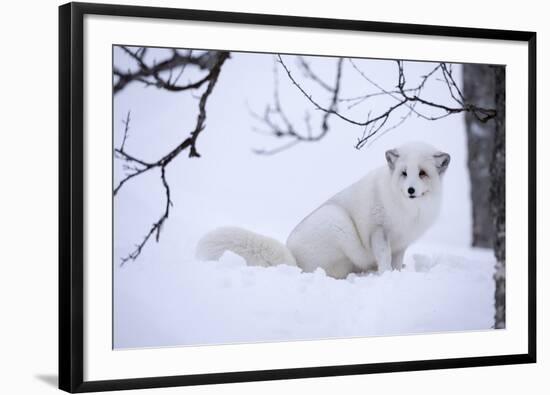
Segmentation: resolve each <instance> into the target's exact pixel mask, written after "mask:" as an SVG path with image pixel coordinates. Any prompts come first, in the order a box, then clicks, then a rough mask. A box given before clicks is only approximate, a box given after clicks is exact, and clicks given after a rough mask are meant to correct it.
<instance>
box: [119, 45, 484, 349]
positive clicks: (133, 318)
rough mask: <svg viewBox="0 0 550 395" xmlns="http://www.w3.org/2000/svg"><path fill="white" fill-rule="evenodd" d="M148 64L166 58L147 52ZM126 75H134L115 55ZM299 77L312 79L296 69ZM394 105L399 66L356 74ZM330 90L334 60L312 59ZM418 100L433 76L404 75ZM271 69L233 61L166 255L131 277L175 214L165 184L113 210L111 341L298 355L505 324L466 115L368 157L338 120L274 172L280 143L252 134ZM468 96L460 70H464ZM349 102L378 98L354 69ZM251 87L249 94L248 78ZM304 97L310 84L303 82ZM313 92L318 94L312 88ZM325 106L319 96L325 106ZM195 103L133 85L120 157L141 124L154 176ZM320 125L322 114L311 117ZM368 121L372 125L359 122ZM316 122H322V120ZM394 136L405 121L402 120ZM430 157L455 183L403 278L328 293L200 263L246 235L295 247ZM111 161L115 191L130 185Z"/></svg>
mask: <svg viewBox="0 0 550 395" xmlns="http://www.w3.org/2000/svg"><path fill="white" fill-rule="evenodd" d="M148 53H149V55H150V56H154V55H155V51H153V50H151V51H149V52H148ZM114 55H115V56H114V59H115V63H116V64H117V65H118V66H119V67H120V68H122V69H125V68H127V67H128V59H127V57H125V55H124V54H123V53H121V51H118V50H115V52H114ZM285 60H286V61H287V64H288V65H289V66H290V67H291V68H292V70H293V71H295V75H296V77H300V78H302V76H301V74H300V73H299V72H298V71H297V69H296V64H295V62H294V61H292V59H290V58H289V57H286V58H285ZM355 62H356V64H357V65H358V66H359V67H361V68H362V69H363V70H365V72H367V74H369V75H370V76H371V77H372V78H373V79H375V80H376V81H377V82H378V83H379V84H381V85H382V86H384V88H385V89H387V90H391V89H393V88H394V87H395V82H396V79H395V78H396V67H395V64H394V62H392V61H379V60H356V61H355ZM310 63H311V65H312V67H313V68H314V69H315V70H316V71H317V72H318V73H319V74H320V75H321V76H323V77H325V78H326V79H327V80H332V78H333V75H334V59H330V58H329V59H328V60H327V59H326V58H319V59H313V58H311V59H310ZM405 67H406V73H407V76H408V81H411V84H414V81H415V79H416V81H418V78H420V76H422V75H424V74H426V73H427V72H428V71H429V70H431V69H432V68H433V64H430V63H422V62H421V63H414V62H406V64H405ZM272 69H273V57H272V56H271V55H268V54H250V53H249V54H242V53H241V54H235V53H234V54H232V57H231V59H230V60H229V61H228V62H227V63H226V64H225V65H224V68H223V70H222V73H221V74H220V78H219V81H218V84H217V85H216V89H215V91H214V92H213V93H212V96H211V98H210V100H209V103H208V106H207V111H208V115H207V120H206V129H205V130H204V131H203V132H202V133H201V136H200V140H199V142H198V147H197V148H198V150H199V153H200V154H201V158H198V159H197V158H195V159H189V158H187V156H186V155H182V156H181V157H178V158H176V159H175V160H174V161H173V162H172V163H171V164H170V166H169V167H168V168H167V169H166V178H167V180H168V182H169V183H170V187H171V198H172V201H173V203H174V205H173V207H172V208H171V212H170V217H169V218H168V220H167V221H166V223H165V224H164V226H163V230H162V233H161V237H160V241H159V242H158V243H156V242H154V241H151V242H150V243H148V244H147V245H146V246H145V248H144V249H143V252H142V253H141V255H140V257H139V258H138V260H137V261H135V262H128V263H126V264H125V265H124V266H123V267H120V266H119V263H120V258H121V257H122V256H125V255H127V254H128V252H130V251H131V250H132V248H133V246H134V245H135V243H136V242H138V241H140V240H141V239H142V237H143V236H144V235H145V233H146V231H147V230H149V229H150V226H151V224H152V223H153V222H154V221H156V220H157V219H158V216H159V215H160V213H161V212H162V210H163V209H164V206H163V205H164V200H163V199H164V191H163V188H162V184H161V181H160V177H159V174H158V173H154V172H151V173H150V174H146V175H144V176H143V177H141V176H140V177H136V178H135V179H134V180H132V181H131V182H129V183H127V184H126V185H125V186H124V188H123V189H121V190H120V192H119V193H118V194H117V196H116V198H115V199H114V237H113V239H114V251H113V254H114V256H113V259H114V262H113V266H114V271H113V273H114V279H113V281H114V284H113V293H114V294H113V298H114V300H113V306H114V314H113V323H114V325H113V330H114V333H113V339H114V344H113V345H114V347H115V348H138V347H160V346H178V345H198V344H220V343H235V342H237V343H243V342H244V343H249V342H261V341H287V340H296V339H321V338H334V337H350V336H386V335H395V334H414V333H426V332H441V331H465V330H486V329H489V328H491V326H492V324H493V315H494V309H493V293H494V283H493V281H492V275H493V272H494V270H493V266H494V258H493V254H492V252H491V251H481V250H474V249H471V248H470V247H469V245H470V240H471V235H470V232H471V209H472V208H471V201H470V184H469V178H468V169H467V166H466V163H467V145H466V137H465V129H464V120H463V118H462V117H461V116H460V115H457V116H451V117H447V118H444V119H441V120H439V121H436V122H431V121H426V120H423V119H420V118H416V117H412V118H410V119H408V120H407V121H406V122H405V123H404V124H403V125H402V126H400V127H399V128H397V129H394V130H392V131H391V132H390V133H387V134H385V135H383V136H382V137H381V138H379V139H378V140H376V141H375V142H374V143H373V144H372V145H369V146H367V147H365V148H363V149H362V150H356V149H355V148H354V144H355V142H356V139H357V137H359V136H360V135H361V133H362V130H361V129H360V128H359V129H358V128H356V127H354V126H352V125H350V124H347V123H345V122H339V121H338V120H336V119H332V120H331V121H330V126H331V129H330V132H329V133H328V134H327V136H326V137H325V138H323V140H321V141H319V142H317V143H310V144H299V145H297V146H295V147H293V148H292V149H289V150H287V151H283V152H281V153H279V154H277V155H273V156H262V155H257V154H255V153H254V152H253V151H252V149H253V148H274V147H276V146H278V145H280V144H281V143H282V142H281V141H279V140H278V139H273V138H269V137H266V136H265V135H261V134H258V133H254V132H253V131H252V129H253V127H261V126H262V125H258V124H257V123H256V122H254V120H253V118H252V117H251V115H250V112H249V109H250V108H252V109H254V110H255V111H257V112H260V113H261V112H262V111H263V109H264V106H265V104H267V103H269V102H271V100H272V94H273V75H272ZM454 70H455V77H456V78H457V79H458V80H460V78H461V77H460V72H461V70H460V67H455V68H454ZM343 75H344V80H343V81H342V90H343V92H345V94H346V96H349V97H353V96H356V95H358V94H365V93H369V92H372V91H373V89H372V87H371V86H369V85H368V84H366V83H365V81H364V80H363V79H362V78H360V77H359V76H358V75H357V73H356V72H354V70H353V69H352V68H351V67H350V66H349V65H347V64H346V65H345V67H344V70H343ZM243 76H246V78H243ZM283 77H284V75H282V74H279V79H280V82H281V84H280V96H281V101H282V104H283V106H284V107H285V109H286V110H287V111H288V112H289V116H290V117H291V118H292V119H293V120H294V121H295V122H296V124H297V125H303V116H304V110H305V109H308V108H309V109H310V110H311V108H310V107H308V102H307V100H305V99H304V97H303V96H301V94H300V93H299V92H298V93H297V92H296V89H294V88H293V87H292V86H291V84H288V81H286V80H285V79H284V78H283ZM304 83H306V82H304ZM307 88H311V89H313V87H312V86H311V85H308V86H307ZM313 92H314V94H315V97H316V98H318V99H319V100H322V99H323V96H321V95H322V93H323V92H319V91H317V92H315V91H313ZM426 95H429V97H431V98H433V99H434V100H439V101H442V100H444V98H448V91H447V88H446V87H445V86H444V85H443V84H441V82H437V81H434V82H433V83H432V84H431V85H429V86H427V87H426ZM387 104H388V103H387V102H385V103H384V102H383V101H373V102H372V103H371V104H370V107H369V105H368V106H367V107H365V106H356V107H355V108H354V111H356V113H355V115H354V116H356V117H357V118H361V117H362V116H361V114H360V112H361V111H363V112H364V111H366V110H367V109H372V111H373V113H375V112H376V111H378V110H379V109H380V108H385V107H386V106H387ZM195 109H196V98H194V97H192V96H190V95H188V94H173V93H167V92H163V91H160V90H157V89H155V88H143V86H139V85H137V84H134V85H130V86H128V87H127V88H126V89H125V90H124V91H122V92H121V93H120V94H118V95H116V96H115V100H114V143H115V145H116V146H119V145H120V142H121V138H122V131H123V125H122V123H121V121H122V120H123V119H125V118H126V115H127V112H128V111H129V110H131V118H132V122H131V125H130V135H129V138H128V140H127V142H126V146H125V147H126V149H127V150H128V152H130V153H132V154H134V155H135V156H137V157H140V158H143V159H145V160H155V159H157V158H158V157H159V156H161V155H163V154H165V153H166V152H168V151H169V150H170V149H171V148H172V147H174V146H175V145H177V144H178V143H179V142H180V141H181V139H182V136H186V135H187V133H188V131H189V130H191V128H192V125H193V122H194V120H195V117H196V113H195V112H194V111H195ZM311 115H312V125H314V126H315V125H318V122H317V123H316V119H317V121H318V120H319V117H320V116H321V114H318V113H315V112H311ZM363 115H364V114H363ZM315 117H317V118H315ZM396 119H397V120H398V119H399V118H396ZM410 140H421V141H426V142H429V143H430V144H432V145H434V146H435V147H438V148H439V149H441V150H444V151H445V152H448V153H449V154H450V155H451V158H452V159H451V164H450V167H449V169H448V171H447V172H446V174H445V180H444V196H443V203H442V210H441V214H440V216H439V219H438V221H437V222H436V223H435V224H434V225H433V226H432V228H430V229H429V230H428V231H427V232H426V234H425V235H424V236H423V237H422V238H421V239H420V240H419V241H418V242H417V243H415V244H413V245H412V246H411V247H410V248H409V250H408V251H407V254H406V256H405V264H406V268H405V269H404V270H403V271H401V272H390V273H385V274H383V275H376V274H371V275H363V276H356V275H353V276H350V277H348V278H347V279H345V280H335V279H332V278H330V277H327V276H326V275H325V274H324V273H323V272H322V271H317V272H315V273H300V271H299V269H297V268H293V267H288V266H278V267H273V268H267V269H266V268H257V267H247V266H245V265H244V263H243V261H242V259H241V258H240V257H237V256H235V255H230V254H226V255H224V256H223V257H222V259H221V260H220V261H219V262H197V261H195V259H194V252H195V246H196V244H197V241H198V240H199V239H200V238H201V236H203V235H204V234H205V233H206V232H208V231H210V230H212V229H214V228H217V227H220V226H240V227H243V228H246V229H249V230H251V231H255V232H258V233H261V234H263V235H266V236H269V237H273V238H276V239H277V240H279V241H281V242H284V241H285V240H286V238H287V237H288V235H289V233H290V232H291V230H292V229H293V228H294V226H296V225H297V224H298V223H299V222H300V221H301V220H302V219H303V218H304V217H305V216H306V215H307V214H309V213H310V212H311V211H312V210H314V209H315V208H316V207H318V206H319V205H320V204H321V203H322V202H324V201H325V200H326V199H328V198H329V197H331V196H333V195H334V194H335V193H337V192H338V191H340V190H342V189H343V188H345V187H347V186H349V185H350V184H351V183H353V182H355V181H356V180H358V179H359V178H361V177H362V176H364V175H365V174H366V172H368V171H370V170H371V169H373V168H375V167H378V166H380V165H381V164H383V163H384V152H385V151H386V150H387V149H389V148H393V147H395V146H397V145H400V144H402V143H403V142H405V141H410ZM119 162H120V161H115V168H114V174H115V182H116V180H119V179H120V177H121V174H122V170H121V163H119Z"/></svg>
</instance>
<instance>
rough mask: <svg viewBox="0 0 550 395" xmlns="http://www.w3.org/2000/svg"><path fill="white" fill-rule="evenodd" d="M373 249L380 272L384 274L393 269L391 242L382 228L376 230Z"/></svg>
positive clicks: (372, 240) (373, 237)
mask: <svg viewBox="0 0 550 395" xmlns="http://www.w3.org/2000/svg"><path fill="white" fill-rule="evenodd" d="M371 248H372V252H373V255H374V258H375V259H376V263H377V264H378V272H379V273H382V272H385V271H386V270H391V268H392V253H391V247H390V242H389V240H388V238H387V237H386V233H385V232H384V229H382V227H378V228H376V230H375V231H374V233H373V234H372V236H371Z"/></svg>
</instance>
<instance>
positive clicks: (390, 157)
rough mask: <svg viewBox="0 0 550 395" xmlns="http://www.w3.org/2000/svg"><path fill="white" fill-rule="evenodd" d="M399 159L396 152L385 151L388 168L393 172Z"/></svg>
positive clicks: (392, 150) (394, 150)
mask: <svg viewBox="0 0 550 395" xmlns="http://www.w3.org/2000/svg"><path fill="white" fill-rule="evenodd" d="M398 158H399V152H397V150H396V149H391V150H388V151H386V161H387V162H388V166H389V167H390V170H392V171H393V169H395V162H396V161H397V159H398Z"/></svg>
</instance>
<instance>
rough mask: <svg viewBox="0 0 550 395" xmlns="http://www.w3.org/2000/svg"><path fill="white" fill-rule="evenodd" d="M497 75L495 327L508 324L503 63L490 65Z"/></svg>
mask: <svg viewBox="0 0 550 395" xmlns="http://www.w3.org/2000/svg"><path fill="white" fill-rule="evenodd" d="M491 68H492V69H493V71H494V76H495V100H496V109H497V116H496V118H495V120H496V122H495V124H496V128H495V139H494V150H493V160H492V163H491V193H490V201H491V212H492V216H493V221H494V222H493V223H494V239H493V247H494V250H495V257H496V260H497V264H496V267H495V275H494V278H495V286H496V288H495V328H505V327H506V277H505V274H506V270H505V269H506V245H505V241H506V185H505V181H506V167H505V159H506V155H505V154H506V152H505V145H506V144H505V143H506V134H505V132H506V131H505V126H506V124H505V113H506V96H505V85H506V74H505V68H504V66H493V67H491Z"/></svg>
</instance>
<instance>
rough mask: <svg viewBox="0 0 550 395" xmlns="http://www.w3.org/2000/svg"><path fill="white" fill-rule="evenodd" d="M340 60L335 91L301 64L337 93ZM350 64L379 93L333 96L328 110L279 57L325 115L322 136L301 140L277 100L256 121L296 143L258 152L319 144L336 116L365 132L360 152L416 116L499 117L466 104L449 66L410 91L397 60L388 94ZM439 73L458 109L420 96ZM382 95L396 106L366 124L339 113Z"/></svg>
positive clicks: (440, 65) (293, 80)
mask: <svg viewBox="0 0 550 395" xmlns="http://www.w3.org/2000/svg"><path fill="white" fill-rule="evenodd" d="M339 60H340V62H339V65H338V71H337V83H336V84H335V86H334V87H331V86H330V85H328V84H327V83H326V82H324V81H323V80H322V79H321V78H319V77H318V76H317V74H315V73H314V72H313V71H312V69H311V67H310V65H309V63H307V62H305V61H304V60H303V59H302V58H300V59H299V64H300V66H301V67H302V69H303V70H304V74H305V76H306V77H307V78H309V79H311V80H313V81H315V82H316V83H317V84H318V85H319V86H321V87H322V88H323V89H325V90H327V91H329V92H334V91H335V90H339V86H340V81H341V78H342V76H341V71H342V60H343V58H340V59H339ZM348 60H349V62H350V64H351V65H352V67H353V68H354V69H355V70H356V71H357V72H358V73H359V74H360V75H361V76H362V77H363V79H365V80H366V81H367V82H368V83H369V84H370V85H372V86H374V87H375V88H376V89H378V92H375V93H369V94H365V95H362V96H356V97H351V98H344V99H342V98H339V97H338V93H336V94H335V95H334V96H332V99H333V100H332V101H331V102H330V104H329V105H328V106H323V105H321V104H320V102H319V101H318V100H317V99H315V98H314V97H313V95H312V94H311V93H309V92H307V91H306V89H305V88H304V87H303V86H302V85H301V84H300V83H299V82H298V81H297V80H296V78H295V77H294V76H293V74H292V72H291V71H290V69H289V67H288V66H287V65H286V64H285V62H284V61H283V59H282V57H281V55H277V62H278V64H279V65H280V66H281V67H282V69H283V70H284V71H285V72H286V75H287V77H288V79H289V81H290V83H291V85H293V86H294V87H295V88H297V89H298V91H299V92H300V93H301V94H302V95H303V96H304V97H305V98H306V99H307V101H308V102H309V103H310V104H311V105H313V107H314V109H316V110H320V111H322V112H324V116H323V122H322V124H321V127H320V130H321V133H320V134H319V135H318V136H317V138H302V136H301V135H299V134H298V133H296V129H295V128H294V127H293V125H292V123H290V122H289V121H288V118H287V117H286V116H283V114H282V111H281V110H280V103H278V98H276V100H275V107H274V108H271V107H269V106H268V107H267V108H268V109H269V111H266V112H265V113H264V116H263V117H258V116H256V119H258V120H261V121H263V123H264V124H266V125H267V126H268V127H269V128H270V129H271V131H272V133H271V134H272V135H273V136H275V137H279V138H284V137H293V138H294V139H295V140H296V141H295V142H294V143H293V144H288V143H287V144H285V145H283V146H282V147H279V148H276V149H274V150H272V151H264V150H262V151H259V153H264V154H265V153H277V152H280V151H282V150H283V149H286V148H290V147H293V146H294V145H296V143H298V142H302V141H305V142H312V141H319V140H320V139H321V138H323V137H324V136H325V135H326V134H327V133H328V129H329V128H328V122H327V121H328V118H329V116H330V115H334V116H335V117H336V118H338V119H340V120H341V121H344V122H347V123H350V124H352V125H355V126H359V127H361V128H362V134H361V136H360V137H359V138H358V139H357V142H356V144H355V147H356V148H357V149H361V148H362V147H364V146H365V145H366V144H367V142H369V141H375V140H376V139H377V138H379V137H381V136H382V135H384V134H386V133H387V132H389V131H391V130H394V129H396V128H398V127H399V126H401V125H402V124H403V123H404V122H405V121H406V120H407V119H408V118H410V117H411V116H412V115H416V116H418V117H420V118H422V119H425V120H429V121H435V120H439V119H442V118H445V117H448V116H450V115H453V114H458V113H463V112H469V113H472V114H473V115H474V116H475V117H476V118H477V119H478V120H480V121H481V122H487V121H488V120H489V119H492V118H494V117H495V116H496V111H495V110H494V109H487V108H483V107H479V106H476V105H474V104H471V103H466V102H465V100H464V95H463V94H462V92H461V90H460V88H459V87H458V84H457V83H456V81H455V79H454V76H453V73H452V65H450V64H449V65H448V64H446V63H438V64H437V65H436V66H435V67H434V68H433V69H432V70H431V71H430V72H428V73H427V74H426V75H424V76H422V77H421V79H420V82H419V83H418V84H417V85H416V86H413V87H407V81H406V78H405V72H404V62H403V61H401V60H396V64H397V69H398V74H397V85H396V89H392V90H386V89H384V88H382V86H380V85H379V84H377V83H376V82H375V81H373V80H372V79H371V78H369V77H368V76H367V75H366V74H365V73H364V72H363V71H362V70H360V69H359V67H358V66H357V65H356V63H355V62H354V61H353V60H352V59H348ZM438 72H439V73H441V75H442V77H443V78H442V81H443V82H444V83H445V84H446V86H447V88H448V90H449V95H450V98H451V100H453V101H454V102H455V103H456V104H457V106H450V105H447V104H444V103H438V102H434V101H431V100H429V99H426V98H425V97H422V95H421V93H422V91H423V89H424V87H425V86H426V84H427V82H428V80H430V79H431V78H433V76H434V75H436V74H437V73H438ZM383 95H385V96H388V97H391V98H393V99H394V100H395V101H396V103H395V104H393V105H390V106H389V107H387V108H386V109H385V110H384V111H382V112H380V113H378V114H376V115H373V114H372V110H369V111H368V112H367V118H366V119H364V120H357V119H353V118H351V117H350V116H348V115H346V114H344V113H342V112H341V111H339V110H338V108H337V106H336V104H337V103H338V102H352V104H351V105H349V106H348V107H347V109H348V110H349V109H351V108H353V107H356V106H358V105H359V104H362V103H364V102H366V101H367V100H368V99H370V98H372V97H377V96H383ZM419 105H420V106H421V107H422V109H423V111H421V110H420V109H419ZM401 108H407V109H408V111H407V112H406V113H405V114H404V115H400V114H403V113H402V112H401V111H398V110H400V109H401ZM426 109H432V110H435V111H437V113H436V114H435V115H427V114H426V113H425V112H424V111H425V110H426ZM272 114H277V115H279V116H280V117H281V119H283V121H284V124H285V128H284V129H283V128H281V127H280V126H279V125H277V124H276V123H275V122H274V121H273V119H272V118H270V115H272ZM394 118H397V121H394V122H393V123H392V122H391V120H392V119H394ZM375 136H377V137H376V139H374V137H375Z"/></svg>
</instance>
